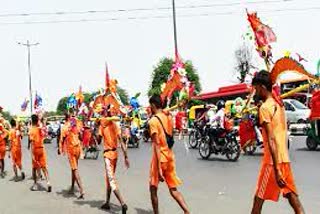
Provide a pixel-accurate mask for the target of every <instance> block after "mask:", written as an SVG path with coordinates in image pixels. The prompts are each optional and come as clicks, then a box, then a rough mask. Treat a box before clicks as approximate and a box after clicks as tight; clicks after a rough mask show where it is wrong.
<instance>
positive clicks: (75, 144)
mask: <svg viewBox="0 0 320 214" xmlns="http://www.w3.org/2000/svg"><path fill="white" fill-rule="evenodd" d="M81 129H82V125H81V122H80V121H79V120H78V119H76V118H75V115H74V112H73V111H72V112H71V117H70V116H69V115H67V116H66V123H65V125H64V126H63V128H62V132H61V139H60V146H59V149H60V152H59V153H60V154H63V153H64V149H63V148H66V149H67V153H68V159H69V163H70V168H71V188H70V193H74V184H75V182H76V183H77V185H78V187H79V189H80V196H79V197H78V199H84V190H83V186H82V182H81V179H80V175H79V171H78V161H79V158H80V156H81V152H82V147H81V145H80V138H79V137H80V134H81Z"/></svg>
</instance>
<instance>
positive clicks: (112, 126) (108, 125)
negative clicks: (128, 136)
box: [99, 118, 121, 159]
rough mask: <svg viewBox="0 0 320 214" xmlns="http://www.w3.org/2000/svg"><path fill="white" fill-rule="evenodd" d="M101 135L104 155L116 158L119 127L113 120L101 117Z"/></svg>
mask: <svg viewBox="0 0 320 214" xmlns="http://www.w3.org/2000/svg"><path fill="white" fill-rule="evenodd" d="M99 132H100V134H101V136H102V137H103V142H104V143H103V146H104V150H105V152H104V157H105V158H109V159H117V158H118V152H117V148H118V140H119V138H120V136H121V130H120V127H119V126H118V125H117V124H116V122H114V121H109V120H108V119H106V118H102V119H101V121H100V130H99Z"/></svg>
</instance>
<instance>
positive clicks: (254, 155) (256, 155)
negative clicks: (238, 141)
mask: <svg viewBox="0 0 320 214" xmlns="http://www.w3.org/2000/svg"><path fill="white" fill-rule="evenodd" d="M242 156H244V157H261V156H263V153H262V152H255V153H253V154H252V155H249V154H243V155H242Z"/></svg>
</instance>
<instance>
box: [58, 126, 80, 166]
mask: <svg viewBox="0 0 320 214" xmlns="http://www.w3.org/2000/svg"><path fill="white" fill-rule="evenodd" d="M81 129H82V124H81V122H80V121H79V120H75V123H74V124H72V123H71V122H70V121H68V122H67V123H66V124H65V126H64V127H63V129H62V133H61V137H62V139H63V140H64V142H63V144H65V148H66V149H67V154H68V159H69V163H70V168H71V170H76V169H78V161H79V158H80V155H81V145H80V139H79V136H80V133H81Z"/></svg>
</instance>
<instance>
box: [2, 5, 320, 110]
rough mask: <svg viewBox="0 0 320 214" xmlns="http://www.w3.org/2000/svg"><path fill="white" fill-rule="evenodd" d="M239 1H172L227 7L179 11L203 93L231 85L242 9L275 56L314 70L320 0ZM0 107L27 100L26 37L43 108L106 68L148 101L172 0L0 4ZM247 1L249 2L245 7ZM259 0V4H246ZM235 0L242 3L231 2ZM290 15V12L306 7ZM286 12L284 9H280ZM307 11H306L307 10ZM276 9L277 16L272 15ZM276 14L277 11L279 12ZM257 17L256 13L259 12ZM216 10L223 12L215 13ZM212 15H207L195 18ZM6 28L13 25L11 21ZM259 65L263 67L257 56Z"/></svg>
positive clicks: (166, 50)
mask: <svg viewBox="0 0 320 214" xmlns="http://www.w3.org/2000/svg"><path fill="white" fill-rule="evenodd" d="M269 1H271V2H268V1H262V0H256V1H254V0H251V1H236V0H225V1H222V0H216V1H213V0H212V1H211V0H198V1H197V0H183V1H182V0H176V4H177V7H182V6H188V5H198V6H199V5H212V4H229V3H230V6H211V7H208V8H196V9H178V10H177V15H178V20H177V22H178V36H179V50H180V54H181V56H182V57H183V58H184V59H190V60H192V61H193V63H194V65H195V67H196V68H197V69H198V73H199V75H200V78H201V83H202V86H203V90H204V91H212V90H215V89H217V88H218V87H220V86H223V85H227V84H232V83H234V82H235V77H234V67H235V59H234V51H235V49H236V48H237V47H239V46H240V45H241V44H242V42H243V40H242V38H241V36H242V35H243V34H245V33H246V32H247V31H248V23H247V20H246V15H245V8H248V9H249V10H256V11H258V14H259V16H260V18H261V20H262V21H263V22H265V23H266V24H268V25H269V26H271V27H272V28H273V30H274V31H275V33H276V35H277V37H278V42H277V43H275V44H274V45H273V53H274V59H277V58H279V57H281V56H282V55H283V52H284V51H285V50H290V51H291V52H292V53H296V52H297V53H299V54H301V55H303V56H304V57H305V58H307V59H308V61H309V62H307V63H304V65H305V67H306V68H307V69H308V70H309V71H310V72H315V70H316V63H317V61H318V59H320V51H319V48H320V43H319V38H320V30H319V28H318V27H317V25H318V23H317V20H320V10H319V9H308V8H313V7H318V8H319V7H320V2H319V1H316V0H314V1H311V0H310V1H307V0H305V1H303V0H292V1H273V0H269ZM0 2H1V7H0V34H1V40H0V47H1V48H0V57H1V60H0V74H1V77H2V78H1V80H2V81H1V84H0V105H1V106H3V107H4V108H5V109H7V110H10V111H11V112H14V113H19V112H20V111H19V109H20V104H21V103H22V101H23V100H24V98H26V97H28V76H27V51H26V49H25V48H24V47H22V46H19V45H18V44H17V42H24V41H26V40H27V39H29V40H30V41H32V42H39V43H40V45H38V46H37V47H34V48H32V74H33V89H34V92H35V91H38V93H40V94H41V95H42V97H43V99H44V104H45V108H46V109H48V110H52V109H55V108H56V104H57V102H58V99H59V98H60V97H62V96H66V95H68V94H70V93H71V92H73V91H76V90H78V87H79V85H82V87H83V90H85V91H93V90H95V89H97V88H100V87H103V85H104V64H105V61H107V62H108V64H109V69H110V74H111V76H112V77H113V78H117V79H118V81H119V82H120V85H121V86H122V87H124V88H126V89H127V90H128V91H129V93H130V95H134V94H135V93H136V92H142V95H143V96H142V97H141V102H143V103H145V102H146V100H147V99H146V92H147V89H148V86H149V81H150V75H151V72H152V68H153V66H154V65H156V63H157V62H158V60H159V59H160V58H162V57H164V56H169V57H170V56H173V53H174V51H173V31H172V19H171V11H168V10H159V9H157V8H159V7H170V6H171V0H158V1H155V0H136V1H130V0H117V1H112V0H109V1H105V0H104V1H101V0H91V1H84V0H77V1H76V0H68V1H65V0H55V1H53V0H50V1H49V0H47V1H43V0H41V1H40V0H28V1H21V0H20V1H18V0H0ZM248 2H249V3H248ZM250 2H260V3H250ZM235 3H239V4H235ZM134 8H154V10H151V11H132V12H115V13H104V14H103V13H101V14H91V15H90V14H82V15H47V16H44V15H41V16H30V17H27V16H15V17H3V16H1V14H16V13H38V12H49V13H50V12H59V11H69V12H70V11H88V10H110V9H134ZM303 8H305V10H301V11H293V10H295V9H303ZM283 9H285V11H283ZM307 9H308V10H307ZM277 10H278V11H277ZM279 10H280V11H279ZM259 12H260V13H259ZM218 13H228V14H224V15H218ZM201 14H209V15H208V16H200V15H201ZM153 16H166V17H168V18H158V19H145V20H132V19H131V20H130V19H127V18H128V17H153ZM110 18H117V19H120V20H116V21H110V20H109V21H104V22H102V21H100V22H80V23H55V24H52V23H51V24H48V23H43V24H12V23H21V22H34V21H36V22H39V21H41V22H46V21H53V20H55V21H63V20H80V19H105V20H108V19H110ZM8 23H11V24H8ZM254 55H255V57H254V60H255V64H256V66H262V65H263V64H262V63H261V60H260V59H259V58H258V57H257V54H256V53H255V52H254Z"/></svg>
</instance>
